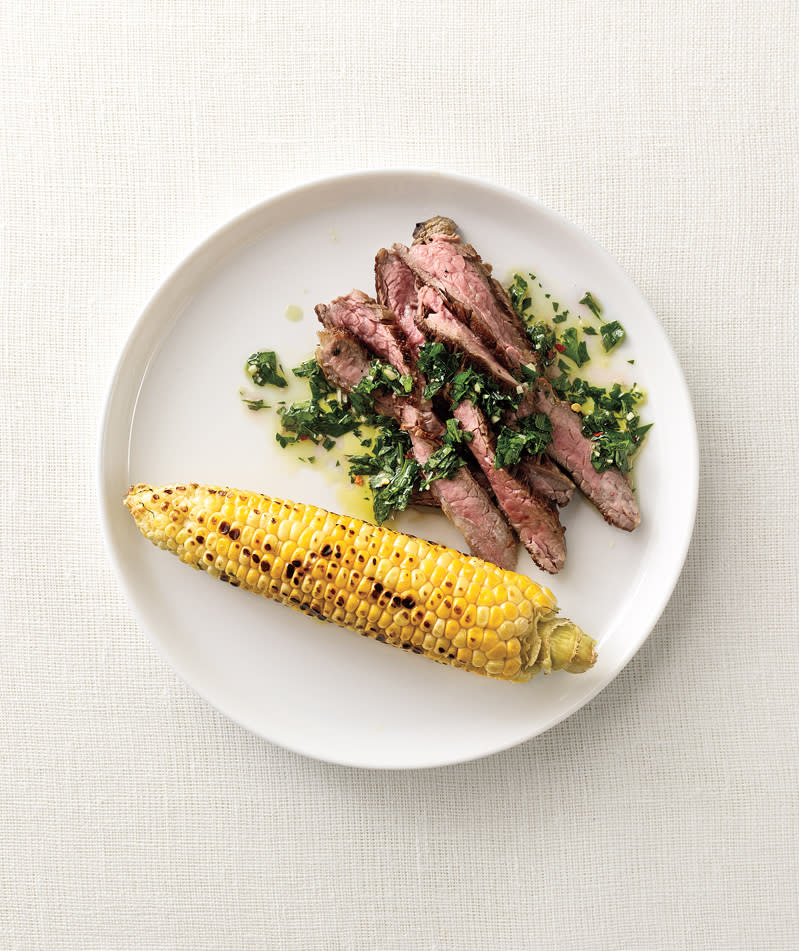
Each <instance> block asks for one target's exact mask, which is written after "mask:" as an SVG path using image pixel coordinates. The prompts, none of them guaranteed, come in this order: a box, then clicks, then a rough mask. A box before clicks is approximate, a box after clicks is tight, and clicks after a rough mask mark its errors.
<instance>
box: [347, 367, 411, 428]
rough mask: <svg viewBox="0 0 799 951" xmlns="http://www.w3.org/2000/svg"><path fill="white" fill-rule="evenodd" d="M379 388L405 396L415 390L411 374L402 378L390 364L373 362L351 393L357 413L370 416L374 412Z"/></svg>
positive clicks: (351, 401) (353, 406)
mask: <svg viewBox="0 0 799 951" xmlns="http://www.w3.org/2000/svg"><path fill="white" fill-rule="evenodd" d="M378 388H382V389H384V390H388V391H389V392H390V393H397V394H400V395H405V394H407V393H410V391H411V390H412V389H413V377H412V376H410V374H406V375H403V376H401V375H400V374H399V373H398V372H397V371H396V370H395V369H394V367H392V366H391V365H390V364H388V363H383V362H382V361H381V360H372V362H371V363H370V364H369V371H368V373H366V374H364V376H363V377H362V379H361V380H360V381H359V382H358V384H357V385H356V386H354V387H353V388H352V389H351V390H350V393H349V399H350V403H351V405H352V408H353V409H354V410H355V412H356V413H360V415H361V416H368V415H369V414H370V413H372V412H373V411H374V392H375V390H377V389H378Z"/></svg>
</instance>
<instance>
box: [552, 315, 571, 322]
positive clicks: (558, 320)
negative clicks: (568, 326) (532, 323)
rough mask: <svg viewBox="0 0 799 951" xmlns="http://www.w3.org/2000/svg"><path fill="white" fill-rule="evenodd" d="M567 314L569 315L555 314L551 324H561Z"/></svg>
mask: <svg viewBox="0 0 799 951" xmlns="http://www.w3.org/2000/svg"><path fill="white" fill-rule="evenodd" d="M568 316H569V315H568V314H566V313H563V314H556V315H555V316H554V317H553V318H552V323H553V324H562V323H563V322H564V321H565V320H566V318H567V317H568Z"/></svg>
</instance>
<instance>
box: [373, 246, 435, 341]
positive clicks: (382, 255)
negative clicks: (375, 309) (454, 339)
mask: <svg viewBox="0 0 799 951" xmlns="http://www.w3.org/2000/svg"><path fill="white" fill-rule="evenodd" d="M375 289H376V291H377V300H378V302H379V303H380V304H381V305H382V306H383V307H386V308H388V310H390V311H391V312H392V314H394V316H395V317H396V320H397V323H398V324H399V326H400V329H401V330H402V332H403V333H404V334H405V337H406V339H407V341H408V346H409V347H410V350H411V353H412V354H413V355H414V356H416V354H417V352H418V350H419V347H421V346H422V344H423V343H424V342H425V337H424V334H423V333H422V331H421V330H420V329H419V328H418V327H417V326H416V312H417V310H418V309H419V302H418V300H417V297H416V278H415V277H414V275H413V271H412V270H411V269H410V268H409V267H408V266H407V264H405V263H404V262H403V261H402V259H401V258H400V256H399V255H398V254H395V253H394V252H393V251H386V249H385V248H383V249H382V250H380V251H378V252H377V256H376V257H375Z"/></svg>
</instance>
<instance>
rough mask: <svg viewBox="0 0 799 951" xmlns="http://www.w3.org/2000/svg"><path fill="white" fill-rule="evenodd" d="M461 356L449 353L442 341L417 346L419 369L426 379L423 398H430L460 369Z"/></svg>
mask: <svg viewBox="0 0 799 951" xmlns="http://www.w3.org/2000/svg"><path fill="white" fill-rule="evenodd" d="M462 361H463V357H462V356H461V354H459V353H450V352H449V351H448V350H447V348H446V347H445V346H444V344H443V343H438V342H436V343H424V344H422V346H421V347H420V348H419V360H418V364H419V371H420V373H422V375H423V376H424V377H425V379H426V380H427V385H426V386H425V388H424V398H425V399H430V397H432V396H435V394H436V393H438V392H439V390H442V389H443V388H444V387H445V386H446V385H447V384H448V383H449V382H450V381H451V380H452V379H453V377H454V376H455V374H456V373H457V372H458V370H459V369H460V366H461V363H462Z"/></svg>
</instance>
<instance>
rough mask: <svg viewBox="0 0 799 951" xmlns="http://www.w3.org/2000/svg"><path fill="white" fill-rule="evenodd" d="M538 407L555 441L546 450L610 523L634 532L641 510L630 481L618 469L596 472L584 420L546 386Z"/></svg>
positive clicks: (538, 391) (537, 398) (538, 393)
mask: <svg viewBox="0 0 799 951" xmlns="http://www.w3.org/2000/svg"><path fill="white" fill-rule="evenodd" d="M534 400H535V409H536V410H537V411H538V412H539V413H546V415H547V416H548V417H549V419H550V420H551V421H552V442H551V443H550V444H549V445H548V446H547V450H546V451H547V454H548V455H549V456H550V457H551V458H552V459H554V460H555V462H557V463H558V465H560V466H563V468H564V469H566V470H567V471H568V472H570V473H571V474H572V476H573V477H574V480H575V482H576V483H577V485H578V487H579V489H580V491H581V492H582V493H583V495H585V496H586V497H587V498H588V499H590V500H591V502H593V503H594V505H595V506H596V507H597V509H599V512H600V514H601V515H602V517H603V518H604V519H605V521H606V522H609V523H610V524H611V525H615V526H616V527H617V528H622V529H624V531H626V532H631V531H632V530H633V529H634V528H635V527H636V526H637V525H638V524H639V523H640V521H641V514H640V512H639V510H638V505H637V503H636V501H635V496H634V495H633V490H632V488H631V487H630V483H629V482H628V481H627V479H626V478H625V477H624V476H623V475H622V473H621V472H619V470H618V469H607V470H606V471H605V472H597V471H596V469H595V468H594V466H593V464H592V463H591V443H590V441H589V440H588V439H586V437H585V436H584V435H583V429H582V420H581V417H580V416H578V415H577V413H575V412H573V411H572V409H571V408H570V407H569V406H568V404H566V403H564V402H562V401H560V400H555V401H553V400H551V399H550V397H549V395H548V394H547V392H546V390H545V388H543V387H537V388H536V390H535V394H534Z"/></svg>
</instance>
